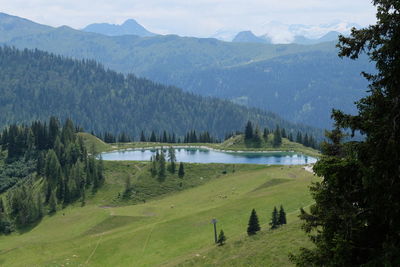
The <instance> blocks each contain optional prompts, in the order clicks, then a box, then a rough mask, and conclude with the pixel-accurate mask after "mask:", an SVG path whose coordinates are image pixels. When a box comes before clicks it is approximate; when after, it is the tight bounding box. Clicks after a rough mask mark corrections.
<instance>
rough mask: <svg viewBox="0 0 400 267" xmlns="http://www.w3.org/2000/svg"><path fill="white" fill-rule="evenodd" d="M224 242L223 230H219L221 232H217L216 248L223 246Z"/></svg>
mask: <svg viewBox="0 0 400 267" xmlns="http://www.w3.org/2000/svg"><path fill="white" fill-rule="evenodd" d="M225 241H226V236H225V233H224V230H222V229H221V231H220V232H219V235H218V239H217V244H218V246H223V245H225Z"/></svg>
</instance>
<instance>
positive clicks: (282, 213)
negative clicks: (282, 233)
mask: <svg viewBox="0 0 400 267" xmlns="http://www.w3.org/2000/svg"><path fill="white" fill-rule="evenodd" d="M279 224H280V225H283V224H286V212H285V210H284V209H283V206H282V205H281V208H280V209H279Z"/></svg>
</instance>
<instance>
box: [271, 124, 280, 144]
mask: <svg viewBox="0 0 400 267" xmlns="http://www.w3.org/2000/svg"><path fill="white" fill-rule="evenodd" d="M281 144H282V136H281V131H280V130H279V126H278V125H277V126H276V129H275V131H274V139H273V141H272V145H273V147H279V146H281Z"/></svg>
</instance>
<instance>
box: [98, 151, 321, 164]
mask: <svg viewBox="0 0 400 267" xmlns="http://www.w3.org/2000/svg"><path fill="white" fill-rule="evenodd" d="M155 153H156V149H140V150H121V151H114V152H108V153H103V154H102V157H103V159H104V160H134V161H148V160H150V157H151V156H153V155H154V154H155ZM165 153H167V151H165ZM175 155H176V159H177V161H178V162H180V161H182V162H191V163H233V164H241V163H244V164H277V165H302V164H308V163H315V162H316V161H317V160H316V159H315V158H313V157H310V156H306V155H303V154H298V153H294V152H271V153H250V152H246V153H235V152H221V151H214V150H208V149H199V148H177V149H175Z"/></svg>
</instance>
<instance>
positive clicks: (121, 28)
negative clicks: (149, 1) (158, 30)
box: [82, 19, 156, 37]
mask: <svg viewBox="0 0 400 267" xmlns="http://www.w3.org/2000/svg"><path fill="white" fill-rule="evenodd" d="M82 31H85V32H93V33H99V34H104V35H107V36H121V35H137V36H141V37H149V36H155V35H156V34H155V33H152V32H150V31H148V30H147V29H146V28H145V27H143V26H142V25H140V24H139V23H138V22H137V21H136V20H134V19H128V20H126V21H125V22H124V23H122V24H120V25H119V24H110V23H92V24H89V25H87V26H86V27H84V28H83V29H82Z"/></svg>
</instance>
